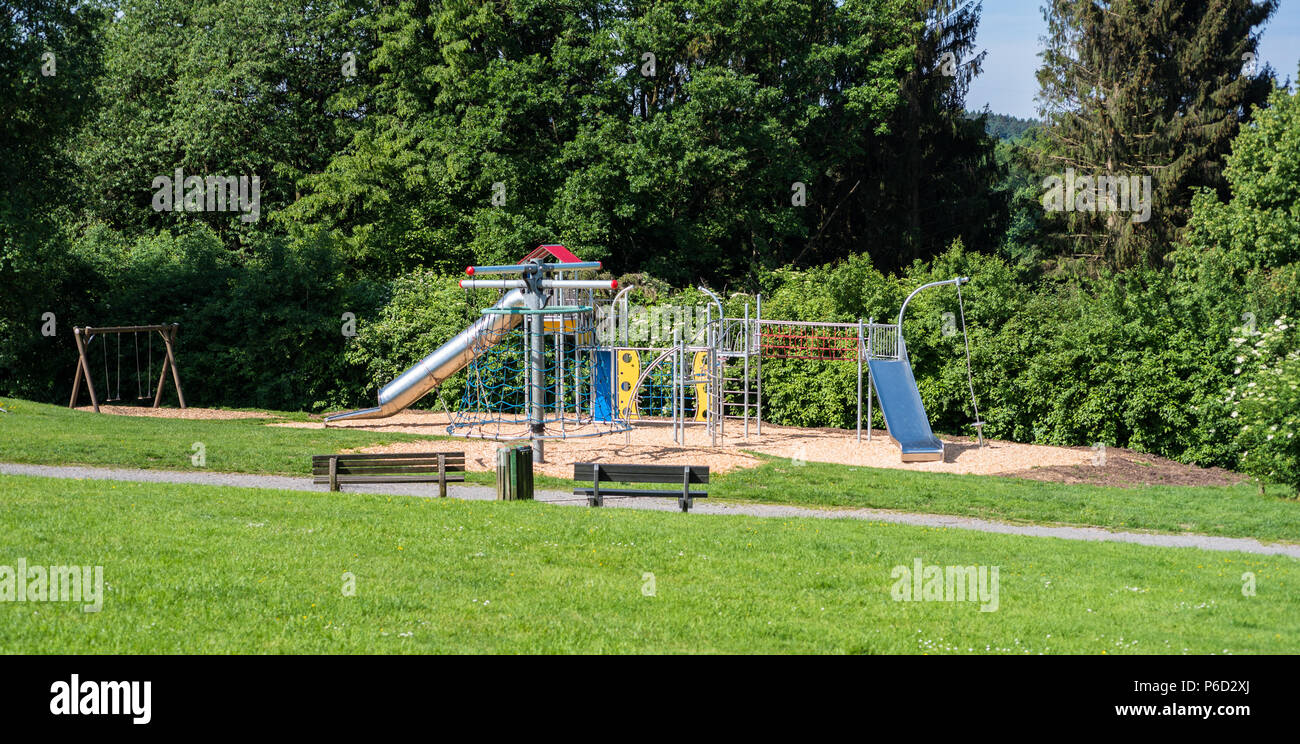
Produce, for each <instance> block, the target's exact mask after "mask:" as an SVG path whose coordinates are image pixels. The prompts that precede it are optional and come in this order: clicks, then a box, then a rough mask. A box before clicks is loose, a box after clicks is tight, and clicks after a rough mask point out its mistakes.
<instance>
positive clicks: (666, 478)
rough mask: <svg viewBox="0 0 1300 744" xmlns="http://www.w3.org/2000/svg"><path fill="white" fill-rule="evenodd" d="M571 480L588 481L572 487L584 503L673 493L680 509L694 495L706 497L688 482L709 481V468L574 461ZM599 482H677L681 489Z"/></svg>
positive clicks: (689, 504) (599, 502) (688, 505)
mask: <svg viewBox="0 0 1300 744" xmlns="http://www.w3.org/2000/svg"><path fill="white" fill-rule="evenodd" d="M573 480H574V481H576V482H578V483H590V484H591V487H590V488H586V487H575V488H574V489H573V493H574V494H575V495H579V496H586V497H587V505H588V506H603V505H604V504H605V497H606V496H658V497H661V498H662V497H665V496H670V497H671V496H676V497H677V504H678V505H679V506H681V508H682V511H689V510H690V508H691V505H692V503H693V501H694V499H703V498H707V497H708V495H709V494H708V493H706V492H704V491H692V490H691V485H692V484H698V483H708V482H709V469H708V468H707V467H703V466H699V465H639V464H636V463H602V462H575V463H574V464H573ZM602 483H677V484H680V485H681V487H682V488H681V490H680V491H678V490H677V489H673V490H671V491H667V490H654V489H649V488H608V487H605V486H602V485H601V484H602Z"/></svg>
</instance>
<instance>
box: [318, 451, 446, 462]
mask: <svg viewBox="0 0 1300 744" xmlns="http://www.w3.org/2000/svg"><path fill="white" fill-rule="evenodd" d="M438 455H446V456H447V457H448V458H452V457H461V458H463V457H465V453H464V452H389V453H375V454H368V453H365V452H357V453H353V454H348V455H312V456H311V459H312V462H319V461H326V462H328V461H329V460H330V458H335V457H337V458H338V460H339V462H344V461H346V460H402V459H406V458H411V457H422V458H425V459H428V458H433V459H435V460H436V459H438Z"/></svg>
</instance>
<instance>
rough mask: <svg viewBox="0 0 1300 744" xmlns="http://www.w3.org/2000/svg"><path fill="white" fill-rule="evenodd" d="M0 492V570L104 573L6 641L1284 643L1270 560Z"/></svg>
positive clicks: (286, 503)
mask: <svg viewBox="0 0 1300 744" xmlns="http://www.w3.org/2000/svg"><path fill="white" fill-rule="evenodd" d="M0 494H3V495H2V496H0V565H9V566H12V565H15V563H16V561H17V559H18V558H25V559H26V561H27V563H28V565H36V564H46V565H102V566H103V570H104V580H105V583H106V584H107V587H108V588H107V590H106V592H105V595H106V596H105V599H104V604H103V608H102V610H101V611H100V612H98V613H84V612H82V610H81V609H80V606H79V605H73V604H69V603H45V604H34V603H17V602H0V651H3V652H9V653H15V652H18V653H36V652H39V653H106V652H160V653H174V652H198V653H209V652H210V653H230V652H247V653H263V652H312V653H315V652H380V653H387V652H457V651H458V652H566V651H567V652H675V653H689V652H729V651H730V652H761V651H769V652H897V653H944V652H960V653H967V652H976V653H985V652H999V653H1040V652H1045V653H1098V654H1099V653H1110V654H1114V653H1184V652H1187V653H1225V652H1226V653H1254V652H1292V653H1294V652H1297V651H1300V561H1296V560H1294V559H1289V558H1284V557H1261V556H1251V555H1243V554H1236V553H1215V552H1205V551H1199V550H1192V549H1170V548H1151V547H1142V546H1136V545H1125V544H1107V543H1082V542H1072V541H1065V540H1051V539H1039V538H1028V537H1015V536H1006V535H994V534H984V533H977V532H970V531H964V530H936V529H927V528H920V527H909V526H900V525H887V524H874V523H867V522H861V521H856V520H821V519H757V518H750V517H721V516H711V515H699V514H689V515H683V514H680V513H675V512H640V511H633V510H624V509H585V508H576V507H574V508H564V507H556V506H547V505H544V504H539V503H529V502H462V501H456V500H437V499H420V498H406V497H385V496H370V495H364V494H347V493H344V494H292V495H286V494H285V493H282V492H270V491H261V490H256V489H237V488H218V487H211V486H177V485H171V484H143V483H107V482H96V481H74V480H65V479H46V478H33V477H20V476H0ZM915 559H921V560H922V561H923V562H924V563H925V564H926V565H938V566H946V565H976V566H997V567H998V568H999V583H998V608H997V610H996V611H994V612H980V611H979V607H978V605H977V604H975V603H971V602H899V601H894V600H893V599H892V598H891V587H892V586H893V585H894V583H895V580H894V578H893V577H892V576H891V572H892V570H893V568H894V567H895V566H898V565H904V566H911V565H912V564H913V561H914V560H915ZM345 572H347V573H351V574H353V575H354V576H355V588H356V592H355V596H345V595H344V592H343V586H344V585H343V582H344V574H345ZM1245 572H1252V573H1253V574H1254V575H1255V582H1256V592H1257V593H1256V595H1255V596H1250V597H1247V596H1243V594H1242V585H1243V581H1242V575H1243V573H1245ZM649 573H652V574H654V582H655V592H656V593H655V596H644V595H643V593H642V588H643V586H644V584H645V581H646V574H649Z"/></svg>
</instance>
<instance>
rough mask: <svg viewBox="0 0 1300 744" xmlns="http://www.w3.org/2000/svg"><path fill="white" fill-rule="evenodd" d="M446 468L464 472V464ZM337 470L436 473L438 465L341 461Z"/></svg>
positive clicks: (349, 471) (342, 471)
mask: <svg viewBox="0 0 1300 744" xmlns="http://www.w3.org/2000/svg"><path fill="white" fill-rule="evenodd" d="M446 470H447V472H448V473H463V472H465V468H464V466H452V465H448V466H447V467H446ZM337 471H338V472H340V473H352V474H354V475H366V474H371V475H382V474H383V473H436V472H438V466H437V465H436V464H435V465H412V466H411V467H402V466H400V465H384V466H375V467H370V468H358V467H353V466H351V465H343V464H342V463H340V464H339V466H338V468H337ZM313 472H321V473H324V472H329V468H315V469H313Z"/></svg>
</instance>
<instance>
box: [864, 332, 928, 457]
mask: <svg viewBox="0 0 1300 744" xmlns="http://www.w3.org/2000/svg"><path fill="white" fill-rule="evenodd" d="M867 366H868V367H869V368H870V371H871V380H872V382H874V383H875V386H876V397H877V398H879V399H880V410H881V411H883V412H884V414H885V425H886V426H888V427H889V436H890V437H892V438H893V439H894V441H895V442H897V443H898V447H899V449H901V450H902V451H903V462H924V461H927V460H943V442H941V441H939V438H938V437H936V436H935V435H934V432H933V431H931V430H930V419H929V418H928V417H927V416H926V415H925V406H924V405H922V403H921V392H920V391H919V390H917V389H916V379H915V378H914V377H913V376H912V365H911V364H909V363H908V361H907V358H906V357H904V358H902V359H872V360H870V361H869V362H867Z"/></svg>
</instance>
